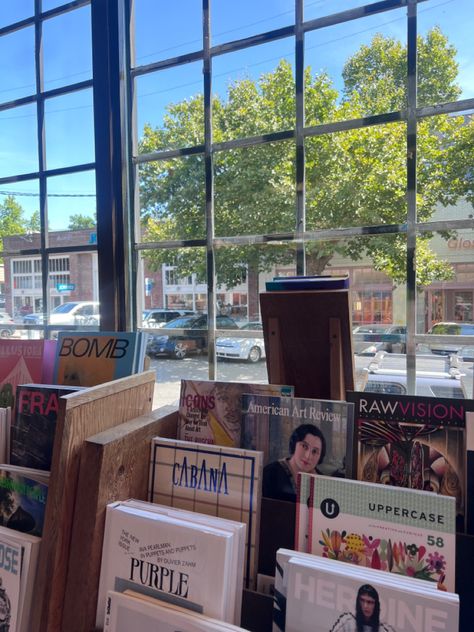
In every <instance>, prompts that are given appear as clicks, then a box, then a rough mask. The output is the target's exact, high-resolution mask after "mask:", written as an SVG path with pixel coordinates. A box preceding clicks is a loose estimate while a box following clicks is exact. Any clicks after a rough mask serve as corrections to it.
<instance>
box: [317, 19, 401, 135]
mask: <svg viewBox="0 0 474 632" xmlns="http://www.w3.org/2000/svg"><path fill="white" fill-rule="evenodd" d="M305 62H306V65H307V70H306V73H307V74H306V94H307V98H306V103H305V116H306V125H315V124H317V123H320V122H325V121H326V122H327V121H336V120H343V119H353V118H360V117H362V116H369V115H372V114H382V113H385V112H392V111H395V110H400V109H401V108H403V107H405V105H406V88H405V86H406V73H407V65H406V9H405V10H402V9H398V10H395V11H387V12H385V13H380V14H377V15H373V16H369V17H365V18H361V19H358V20H352V21H350V22H346V23H342V24H336V25H335V26H330V27H327V28H322V29H318V30H316V31H311V32H309V33H307V34H306V37H305ZM334 91H335V92H334ZM336 106H337V107H336Z"/></svg>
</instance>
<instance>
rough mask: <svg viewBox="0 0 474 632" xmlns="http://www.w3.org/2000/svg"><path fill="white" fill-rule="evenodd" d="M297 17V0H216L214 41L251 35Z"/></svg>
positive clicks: (271, 28) (217, 42)
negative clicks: (239, 0) (278, 0)
mask: <svg viewBox="0 0 474 632" xmlns="http://www.w3.org/2000/svg"><path fill="white" fill-rule="evenodd" d="M294 19H295V2H294V0H283V1H281V2H278V3H276V2H275V0H260V1H259V2H252V0H243V1H241V2H238V3H235V2H228V0H214V2H213V3H212V14H211V20H212V28H211V33H212V44H213V46H216V45H218V44H223V43H224V42H231V41H233V40H238V39H242V38H244V37H250V36H251V35H257V34H258V33H264V32H265V31H272V30H273V29H279V28H281V27H283V26H289V25H291V24H293V22H294Z"/></svg>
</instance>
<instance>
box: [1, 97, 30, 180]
mask: <svg viewBox="0 0 474 632" xmlns="http://www.w3.org/2000/svg"><path fill="white" fill-rule="evenodd" d="M0 138H1V139H2V149H1V151H0V174H1V177H7V176H12V175H19V174H22V173H31V172H34V171H37V170H38V137H37V125H36V106H35V105H24V106H22V107H17V108H12V109H10V110H4V111H3V112H0Z"/></svg>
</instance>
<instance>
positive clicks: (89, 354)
mask: <svg viewBox="0 0 474 632" xmlns="http://www.w3.org/2000/svg"><path fill="white" fill-rule="evenodd" d="M140 342H141V338H140V336H138V332H124V331H121V332H103V331H101V332H92V333H91V332H79V331H78V332H70V331H60V332H59V334H58V347H57V355H56V360H55V365H54V383H55V384H67V385H69V386H95V385H96V384H103V383H104V382H110V381H111V380H116V379H118V378H120V377H126V376H127V375H132V374H133V373H136V370H135V368H136V362H137V357H138V354H139V348H138V347H139V344H140Z"/></svg>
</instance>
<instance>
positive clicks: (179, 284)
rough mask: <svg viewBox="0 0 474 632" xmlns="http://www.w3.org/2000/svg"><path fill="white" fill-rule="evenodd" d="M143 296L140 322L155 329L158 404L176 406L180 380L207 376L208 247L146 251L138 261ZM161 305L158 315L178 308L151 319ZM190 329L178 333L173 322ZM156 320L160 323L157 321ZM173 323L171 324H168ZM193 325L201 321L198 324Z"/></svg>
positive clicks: (151, 339)
mask: <svg viewBox="0 0 474 632" xmlns="http://www.w3.org/2000/svg"><path fill="white" fill-rule="evenodd" d="M140 275H141V284H140V286H139V287H140V290H139V291H140V300H139V304H141V306H142V308H143V309H142V313H141V322H140V323H138V326H139V327H142V326H143V327H147V329H151V331H150V332H149V336H148V346H147V354H148V356H149V357H150V359H151V363H150V368H151V369H154V370H155V371H156V380H157V382H158V383H159V387H158V388H157V389H156V392H155V399H154V402H153V403H154V407H157V406H162V405H164V404H175V405H177V403H178V399H179V390H180V385H181V379H182V378H185V379H195V380H198V379H202V380H207V379H208V377H209V364H208V360H207V353H206V350H207V339H208V338H207V334H206V329H205V328H204V329H203V328H202V326H203V324H204V325H205V322H206V321H205V317H204V319H203V315H204V314H205V312H206V311H207V294H206V292H207V285H206V253H205V249H204V248H192V249H189V248H186V249H184V248H183V249H180V250H170V249H166V250H154V251H144V252H143V253H142V255H141V265H140ZM158 309H160V312H161V315H160V318H167V317H166V313H167V312H179V313H180V314H181V315H180V316H179V317H176V318H177V320H175V319H171V320H167V322H166V323H164V324H163V326H160V323H158V324H157V323H156V322H155V323H150V321H148V320H147V318H148V314H149V312H151V311H152V310H156V311H157V310H158ZM175 322H176V324H177V325H178V326H179V327H182V326H183V325H185V326H186V328H189V330H190V333H188V334H187V335H185V334H184V333H182V332H181V333H176V332H175V331H174V329H175V328H174V326H173V325H174V324H175ZM155 325H156V326H155ZM166 325H169V326H170V328H169V329H168V328H166ZM194 325H196V326H197V325H199V329H195V327H194Z"/></svg>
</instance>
